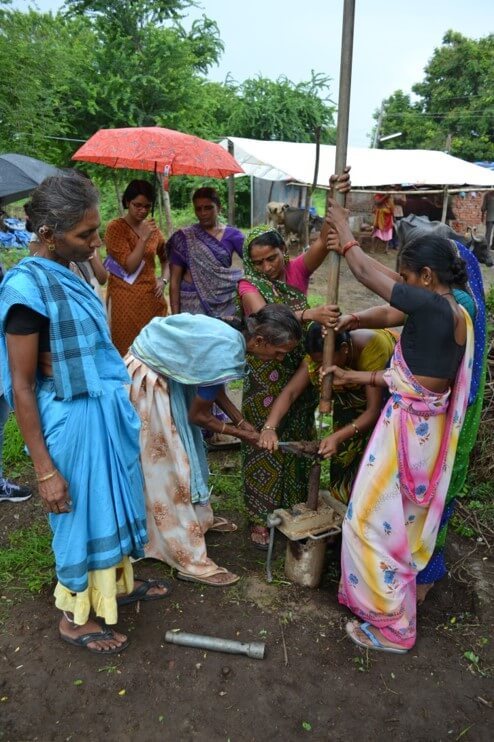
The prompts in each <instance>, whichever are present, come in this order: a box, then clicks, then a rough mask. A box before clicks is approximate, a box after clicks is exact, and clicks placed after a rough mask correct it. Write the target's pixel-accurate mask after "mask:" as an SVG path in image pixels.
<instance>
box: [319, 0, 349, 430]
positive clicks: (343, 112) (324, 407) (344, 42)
mask: <svg viewBox="0 0 494 742" xmlns="http://www.w3.org/2000/svg"><path fill="white" fill-rule="evenodd" d="M354 25H355V0H344V5H343V30H342V34H341V61H340V89H339V96H338V127H337V134H336V156H335V172H336V173H341V172H342V171H343V168H344V167H345V165H346V156H347V148H348V121H349V118H350V90H351V82H352V60H353V29H354ZM335 198H336V201H337V202H338V203H339V204H341V205H343V206H344V205H345V194H343V193H340V192H339V191H336V195H335ZM339 277H340V256H339V255H338V253H336V252H330V253H329V271H328V292H327V303H328V304H337V303H338V284H339ZM334 343H335V332H334V330H330V329H328V333H327V335H326V337H325V339H324V350H323V365H324V367H326V366H331V365H332V363H333V358H334ZM332 385H333V378H332V375H328V376H325V377H324V381H323V383H322V386H321V400H320V404H319V410H320V412H321V413H324V412H330V411H331V391H332ZM321 422H322V418H321Z"/></svg>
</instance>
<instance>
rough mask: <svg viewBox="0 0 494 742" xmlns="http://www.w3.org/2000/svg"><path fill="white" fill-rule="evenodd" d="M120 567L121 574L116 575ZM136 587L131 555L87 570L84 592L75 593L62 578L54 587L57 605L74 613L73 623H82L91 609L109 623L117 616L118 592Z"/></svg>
mask: <svg viewBox="0 0 494 742" xmlns="http://www.w3.org/2000/svg"><path fill="white" fill-rule="evenodd" d="M117 570H119V576H118V579H117ZM133 589H134V570H133V569H132V564H131V561H130V558H129V557H127V556H126V557H124V558H123V559H122V561H121V562H120V564H116V565H115V566H114V567H108V569H97V570H94V572H88V586H87V588H86V590H84V592H82V593H73V592H71V591H70V590H68V589H67V588H66V587H65V586H64V585H62V584H61V583H60V582H57V586H56V587H55V592H54V595H55V605H56V607H57V608H59V609H60V610H61V611H66V612H67V613H72V614H73V615H74V618H73V620H74V623H76V624H77V625H78V626H83V625H84V624H85V623H87V621H88V619H89V614H90V612H91V610H92V611H93V612H94V613H95V615H96V616H99V617H100V618H103V619H104V620H105V623H107V624H116V623H117V620H118V606H117V595H126V594H127V593H131V592H132V590H133Z"/></svg>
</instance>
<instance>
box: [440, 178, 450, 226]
mask: <svg viewBox="0 0 494 742" xmlns="http://www.w3.org/2000/svg"><path fill="white" fill-rule="evenodd" d="M448 200H449V193H448V186H444V190H443V211H442V214H441V222H442V223H443V224H446V217H447V215H448Z"/></svg>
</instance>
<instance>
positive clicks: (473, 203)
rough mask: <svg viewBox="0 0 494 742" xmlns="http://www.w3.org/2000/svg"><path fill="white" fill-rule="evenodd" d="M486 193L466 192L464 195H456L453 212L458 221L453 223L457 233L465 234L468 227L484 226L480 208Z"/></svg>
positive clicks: (452, 225)
mask: <svg viewBox="0 0 494 742" xmlns="http://www.w3.org/2000/svg"><path fill="white" fill-rule="evenodd" d="M483 198H484V193H483V192H480V191H465V192H464V195H463V196H462V195H461V194H459V193H458V194H455V195H454V196H453V211H454V212H455V215H456V219H455V220H454V221H453V222H452V223H451V225H450V226H451V227H452V228H453V229H454V230H455V232H459V233H460V234H463V233H465V232H466V230H467V227H477V226H479V225H480V224H482V216H481V213H480V207H481V206H482V199H483Z"/></svg>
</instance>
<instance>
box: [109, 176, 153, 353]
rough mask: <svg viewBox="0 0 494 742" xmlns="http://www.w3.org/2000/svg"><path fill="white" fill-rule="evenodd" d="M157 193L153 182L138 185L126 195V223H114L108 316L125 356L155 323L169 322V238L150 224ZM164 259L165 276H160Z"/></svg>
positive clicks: (134, 182) (130, 187) (111, 225)
mask: <svg viewBox="0 0 494 742" xmlns="http://www.w3.org/2000/svg"><path fill="white" fill-rule="evenodd" d="M154 198H155V192H154V188H153V186H152V185H151V183H148V181H147V180H132V181H131V182H130V183H129V184H128V186H127V188H126V189H125V191H124V194H123V196H122V204H123V206H124V208H125V209H127V214H126V215H125V216H124V217H120V218H118V219H114V220H113V221H112V222H110V223H109V225H108V227H107V230H106V234H105V244H106V249H107V252H108V255H109V259H107V260H106V261H105V266H106V268H107V270H108V272H109V274H110V277H109V280H108V293H107V301H108V310H109V311H108V313H109V321H110V327H111V335H112V340H113V343H114V344H115V346H116V347H117V350H118V352H119V353H120V355H122V356H124V355H125V354H126V353H127V351H128V349H129V347H130V345H131V344H132V342H133V340H134V338H135V337H136V336H137V335H138V334H139V332H140V331H141V330H142V328H143V327H144V326H145V325H147V323H148V322H149V321H150V320H152V319H153V317H164V316H165V315H166V314H167V306H166V302H165V299H164V298H163V291H164V289H165V286H166V284H167V276H168V265H167V259H166V250H165V238H164V237H163V235H162V233H161V232H160V230H159V229H158V227H157V226H156V224H155V222H154V220H153V219H148V218H147V217H148V214H149V211H150V209H151V207H152V205H153V203H154ZM156 256H158V258H159V261H160V265H161V275H160V277H159V278H157V277H156V275H155V260H156Z"/></svg>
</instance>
